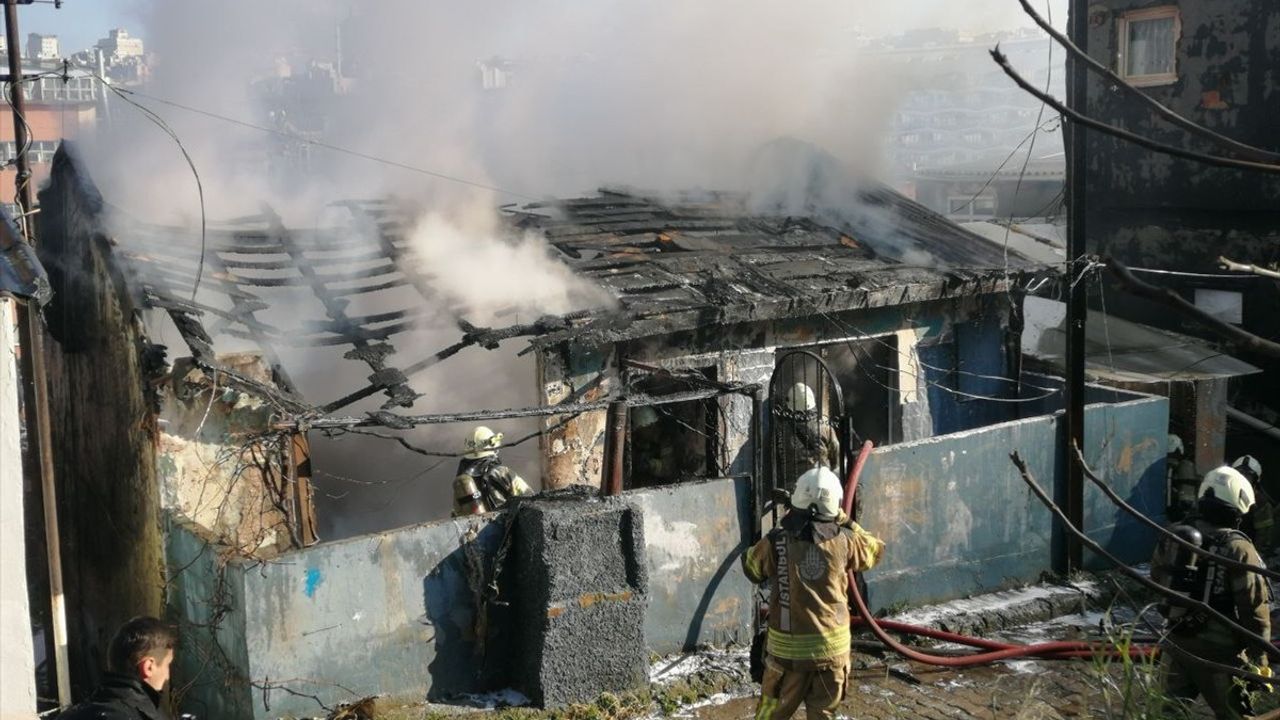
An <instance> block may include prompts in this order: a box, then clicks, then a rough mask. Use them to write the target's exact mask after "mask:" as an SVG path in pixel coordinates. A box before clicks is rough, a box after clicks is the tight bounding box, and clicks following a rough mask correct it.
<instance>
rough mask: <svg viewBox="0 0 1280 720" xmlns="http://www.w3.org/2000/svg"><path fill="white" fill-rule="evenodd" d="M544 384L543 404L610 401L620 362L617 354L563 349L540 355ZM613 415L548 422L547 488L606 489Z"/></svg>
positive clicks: (544, 445)
mask: <svg viewBox="0 0 1280 720" xmlns="http://www.w3.org/2000/svg"><path fill="white" fill-rule="evenodd" d="M538 384H539V388H540V395H541V397H540V401H541V403H542V404H543V405H556V404H558V403H562V402H569V403H572V402H591V401H594V400H599V399H601V398H604V397H608V396H609V394H610V393H612V392H613V391H614V390H615V389H616V388H617V384H618V359H617V355H616V354H615V353H614V352H613V351H612V349H600V348H588V347H582V346H579V345H562V346H559V347H556V348H553V349H551V350H547V351H545V352H541V353H539V354H538ZM606 416H607V413H606V412H605V411H603V410H600V411H596V412H585V413H582V414H580V415H578V416H577V417H575V418H567V419H565V423H564V425H561V426H559V427H557V424H558V423H559V422H560V420H561V418H555V417H552V418H547V419H545V420H544V421H543V428H544V429H547V432H545V433H543V435H542V437H541V438H540V439H539V440H538V443H539V447H540V448H541V449H542V488H543V489H544V490H554V489H556V488H562V487H565V486H567V485H574V484H578V485H591V486H593V487H600V481H601V477H602V473H603V468H604V434H605V433H604V431H605V424H606Z"/></svg>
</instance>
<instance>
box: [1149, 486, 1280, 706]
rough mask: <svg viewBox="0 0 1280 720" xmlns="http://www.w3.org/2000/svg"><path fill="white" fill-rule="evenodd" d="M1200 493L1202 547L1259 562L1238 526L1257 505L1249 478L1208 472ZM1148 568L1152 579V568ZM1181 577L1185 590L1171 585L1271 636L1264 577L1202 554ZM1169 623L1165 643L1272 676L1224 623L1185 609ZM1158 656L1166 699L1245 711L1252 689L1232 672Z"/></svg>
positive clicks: (1268, 591)
mask: <svg viewBox="0 0 1280 720" xmlns="http://www.w3.org/2000/svg"><path fill="white" fill-rule="evenodd" d="M1197 495H1198V498H1199V500H1198V503H1197V509H1198V514H1197V516H1196V517H1195V518H1194V519H1193V520H1192V522H1193V526H1194V528H1195V529H1196V530H1198V531H1199V532H1200V535H1201V537H1202V538H1203V541H1202V542H1203V547H1204V549H1206V550H1208V551H1209V552H1212V553H1213V554H1215V555H1219V556H1221V557H1225V558H1230V559H1232V560H1238V561H1240V562H1244V563H1248V564H1250V565H1256V566H1258V567H1262V558H1261V557H1259V556H1258V551H1257V550H1256V549H1255V548H1254V546H1253V543H1252V542H1250V541H1249V538H1248V537H1247V536H1245V534H1244V533H1242V532H1240V530H1239V527H1240V521H1241V519H1242V518H1243V517H1244V515H1245V513H1247V512H1248V511H1249V509H1250V508H1251V507H1252V506H1253V504H1254V495H1253V487H1252V486H1251V485H1250V483H1249V481H1248V479H1246V478H1245V477H1244V476H1243V475H1241V474H1240V473H1239V472H1238V471H1236V470H1235V469H1233V468H1230V467H1227V466H1225V465H1224V466H1222V467H1219V468H1216V469H1214V470H1211V471H1209V473H1207V474H1206V475H1205V477H1204V480H1203V481H1202V482H1201V483H1200V488H1199V491H1198V493H1197ZM1152 574H1153V577H1154V576H1155V568H1154V567H1153V573H1152ZM1186 582H1187V585H1188V586H1187V587H1186V588H1185V589H1182V588H1177V587H1175V588H1174V589H1175V590H1179V591H1184V592H1187V593H1188V594H1189V595H1190V596H1191V597H1192V598H1194V599H1196V600H1200V601H1202V602H1204V603H1207V604H1208V605H1209V606H1211V607H1213V608H1214V609H1215V610H1218V611H1220V612H1222V613H1223V614H1224V615H1226V616H1227V617H1229V618H1232V619H1233V620H1235V622H1236V623H1238V624H1240V625H1241V626H1243V627H1244V628H1245V629H1247V630H1250V631H1252V632H1254V633H1256V634H1258V635H1261V636H1262V637H1264V638H1267V639H1270V638H1271V588H1270V585H1269V584H1268V583H1267V581H1266V579H1265V578H1263V577H1262V576H1260V575H1258V574H1257V573H1253V572H1248V571H1245V570H1236V569H1234V568H1227V567H1224V566H1222V565H1221V564H1219V563H1215V562H1213V561H1212V560H1211V559H1205V558H1201V560H1200V564H1199V568H1198V570H1197V571H1196V572H1194V573H1192V574H1190V576H1189V578H1188V580H1187V581H1186ZM1169 624H1170V627H1169V636H1168V638H1167V640H1166V642H1170V643H1173V644H1174V645H1176V646H1177V647H1179V648H1180V649H1182V650H1184V651H1186V652H1189V653H1191V654H1193V655H1196V656H1198V657H1200V658H1203V659H1205V660H1210V661H1213V662H1217V663H1222V664H1226V665H1235V666H1243V667H1245V668H1246V669H1249V670H1252V671H1254V672H1257V673H1259V674H1263V675H1270V668H1269V667H1268V665H1267V658H1266V656H1265V655H1263V654H1261V653H1258V652H1257V651H1256V650H1254V649H1252V648H1250V647H1248V646H1246V645H1245V643H1244V642H1243V641H1242V640H1241V639H1240V638H1239V637H1238V636H1237V635H1235V634H1233V633H1232V632H1231V630H1230V629H1229V628H1227V627H1226V626H1224V625H1222V623H1220V622H1218V621H1216V620H1213V619H1211V618H1208V617H1205V616H1204V615H1203V614H1200V613H1195V612H1190V613H1184V614H1182V615H1181V616H1179V617H1171V619H1170V623H1169ZM1163 662H1164V665H1165V672H1166V673H1167V674H1166V676H1165V690H1166V692H1167V693H1168V694H1169V695H1170V696H1171V697H1176V698H1180V699H1183V700H1194V699H1195V697H1196V696H1197V695H1203V696H1204V699H1205V702H1206V703H1208V705H1209V708H1210V709H1211V710H1212V711H1213V714H1214V716H1215V717H1217V718H1219V720H1223V719H1225V718H1242V717H1245V716H1247V715H1249V714H1250V712H1251V707H1250V701H1249V694H1248V691H1249V688H1247V687H1246V686H1245V685H1244V684H1243V683H1240V682H1237V681H1236V680H1235V679H1234V678H1233V677H1232V676H1231V675H1229V674H1227V673H1217V672H1213V671H1212V670H1208V669H1205V668H1203V667H1200V666H1197V665H1193V664H1191V663H1190V662H1187V661H1186V660H1185V659H1183V658H1180V657H1179V656H1178V654H1176V653H1173V652H1169V653H1165V654H1164V661H1163ZM1255 689H1256V688H1255Z"/></svg>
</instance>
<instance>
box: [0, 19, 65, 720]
mask: <svg viewBox="0 0 1280 720" xmlns="http://www.w3.org/2000/svg"><path fill="white" fill-rule="evenodd" d="M4 29H5V38H6V39H7V40H8V43H9V83H10V88H11V90H12V92H11V93H10V95H11V97H10V101H9V102H10V104H11V105H12V107H13V139H14V143H15V145H16V146H17V150H18V153H17V155H18V156H17V168H18V177H17V189H18V208H19V210H20V213H21V214H20V216H19V218H18V227H19V228H20V229H21V230H22V236H23V238H24V239H25V241H26V242H28V243H30V244H31V245H33V246H34V245H35V233H34V232H33V231H32V228H33V227H34V223H33V222H32V211H33V209H34V207H35V202H34V200H33V198H32V196H31V165H30V163H29V162H27V152H26V150H27V145H28V142H29V140H30V138H29V137H28V135H27V122H26V119H25V118H26V98H25V96H24V90H23V87H22V50H21V45H20V44H19V40H18V6H17V0H4ZM18 308H19V318H18V328H19V336H18V343H19V344H20V345H21V346H22V374H23V377H24V378H26V387H25V388H24V391H25V396H26V412H27V427H28V436H29V437H34V438H35V443H34V446H35V448H36V452H37V453H38V457H39V467H40V490H41V493H40V494H41V498H42V501H43V505H44V534H45V547H46V549H47V551H48V555H49V598H50V603H51V604H52V611H53V612H52V615H51V617H50V622H51V624H52V625H53V656H54V665H55V668H56V673H57V683H58V704H59V705H61V706H63V707H66V706H67V705H70V704H71V670H70V664H69V662H68V658H67V606H66V596H65V595H64V593H63V588H62V546H61V542H60V541H59V539H58V492H57V487H56V486H55V485H54V475H53V446H52V444H51V443H52V435H51V423H50V420H49V375H48V372H47V371H46V368H45V362H44V328H43V327H42V326H41V324H40V313H39V312H38V311H36V312H33V311H32V310H31V309H30V308H27V307H23V306H21V305H19V306H18ZM33 415H34V418H35V426H34V430H35V432H31V429H32V423H31V420H32V416H33Z"/></svg>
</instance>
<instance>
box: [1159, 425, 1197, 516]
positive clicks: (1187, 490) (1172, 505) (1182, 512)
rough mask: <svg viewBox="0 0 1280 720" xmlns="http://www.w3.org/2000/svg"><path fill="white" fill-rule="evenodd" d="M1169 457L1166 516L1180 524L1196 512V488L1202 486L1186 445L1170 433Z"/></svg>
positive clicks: (1166, 465) (1166, 463)
mask: <svg viewBox="0 0 1280 720" xmlns="http://www.w3.org/2000/svg"><path fill="white" fill-rule="evenodd" d="M1167 452H1168V455H1167V457H1166V458H1165V474H1166V476H1167V477H1166V480H1167V481H1168V495H1167V498H1166V502H1167V509H1166V514H1167V515H1168V516H1169V519H1170V520H1173V521H1174V522H1178V521H1180V520H1182V519H1183V518H1186V517H1188V516H1189V515H1191V514H1192V513H1193V512H1194V511H1195V507H1196V488H1197V487H1198V486H1199V485H1200V474H1199V473H1197V472H1196V465H1195V463H1194V462H1192V461H1191V458H1189V457H1188V456H1187V449H1186V445H1184V444H1183V442H1182V438H1180V437H1178V436H1177V435H1175V434H1173V433H1169V447H1168V450H1167Z"/></svg>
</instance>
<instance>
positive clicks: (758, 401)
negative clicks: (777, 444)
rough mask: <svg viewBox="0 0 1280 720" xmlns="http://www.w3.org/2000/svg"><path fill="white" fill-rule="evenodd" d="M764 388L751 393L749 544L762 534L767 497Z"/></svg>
mask: <svg viewBox="0 0 1280 720" xmlns="http://www.w3.org/2000/svg"><path fill="white" fill-rule="evenodd" d="M764 482H765V478H764V388H761V387H758V388H756V389H755V392H753V393H751V488H752V493H751V500H752V504H751V542H752V543H753V544H754V543H755V542H757V541H758V540H759V539H760V538H761V536H762V535H763V534H764V528H763V527H761V515H760V511H761V509H762V508H763V507H764V504H765V501H766V499H767V496H766V495H765V486H764Z"/></svg>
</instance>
